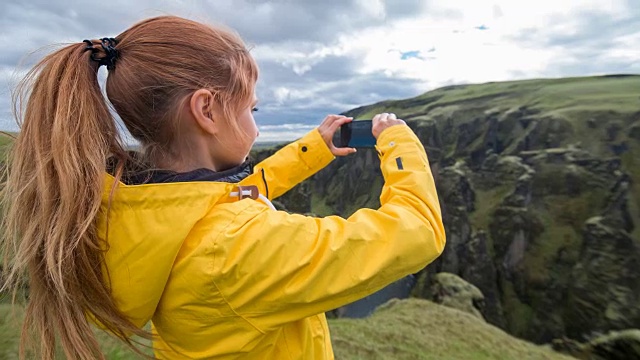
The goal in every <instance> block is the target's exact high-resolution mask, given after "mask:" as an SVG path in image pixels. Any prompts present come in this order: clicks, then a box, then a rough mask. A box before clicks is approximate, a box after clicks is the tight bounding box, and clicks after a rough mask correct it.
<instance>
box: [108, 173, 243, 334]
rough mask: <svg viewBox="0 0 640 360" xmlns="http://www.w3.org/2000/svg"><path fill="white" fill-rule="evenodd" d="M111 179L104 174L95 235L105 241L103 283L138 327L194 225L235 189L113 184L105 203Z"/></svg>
mask: <svg viewBox="0 0 640 360" xmlns="http://www.w3.org/2000/svg"><path fill="white" fill-rule="evenodd" d="M114 183H115V178H114V177H113V176H111V175H109V174H106V175H105V181H104V191H103V195H102V205H101V211H100V214H99V216H98V223H97V225H98V234H99V236H100V238H102V239H103V240H105V243H106V244H108V245H107V248H106V253H105V263H104V266H105V274H106V276H107V279H106V281H108V283H107V284H109V286H110V288H111V292H112V297H113V299H114V300H115V302H116V305H117V306H118V308H119V309H120V311H122V312H123V313H124V314H125V315H126V316H128V317H129V318H130V319H131V320H132V321H133V322H134V323H135V324H136V325H138V326H144V325H145V324H146V323H147V322H148V321H149V320H150V319H151V317H152V316H153V314H154V312H155V310H156V307H157V305H158V302H159V300H160V297H161V296H162V293H163V290H164V288H165V284H166V283H167V280H168V279H169V275H170V273H171V269H172V267H173V263H174V260H175V259H176V256H177V254H178V252H179V251H180V249H181V247H182V245H183V241H184V239H185V238H186V237H187V235H188V234H189V232H190V231H191V230H192V228H193V226H194V224H196V223H197V222H198V221H200V220H201V219H202V218H203V217H205V216H206V215H207V213H208V212H209V211H210V209H211V208H212V207H213V206H215V205H216V204H220V203H226V202H233V201H237V199H238V198H237V197H236V198H235V199H234V198H233V197H230V193H232V192H233V191H234V190H235V191H237V188H238V187H237V184H229V183H222V182H182V183H159V184H143V185H126V184H124V183H122V182H118V184H117V187H116V188H115V190H114V191H113V197H112V200H111V203H109V198H110V197H111V194H112V187H113V185H114ZM107 216H108V220H109V221H108V223H107ZM107 269H108V271H107Z"/></svg>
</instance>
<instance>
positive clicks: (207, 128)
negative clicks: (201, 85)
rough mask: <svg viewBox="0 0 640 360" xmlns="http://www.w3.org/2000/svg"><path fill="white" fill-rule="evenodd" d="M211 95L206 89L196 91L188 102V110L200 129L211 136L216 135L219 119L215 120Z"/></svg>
mask: <svg viewBox="0 0 640 360" xmlns="http://www.w3.org/2000/svg"><path fill="white" fill-rule="evenodd" d="M215 107H216V103H215V101H214V97H213V94H212V93H211V91H209V90H207V89H200V90H196V92H194V93H193V94H192V95H191V99H190V100H189V110H190V112H191V115H192V116H193V119H194V120H195V123H196V124H197V125H198V126H199V127H200V129H201V130H202V131H204V132H206V133H209V134H211V135H215V134H216V133H218V130H219V129H218V128H219V125H220V121H219V120H220V119H218V118H217V113H218V112H217V111H216V109H215Z"/></svg>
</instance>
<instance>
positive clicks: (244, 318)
mask: <svg viewBox="0 0 640 360" xmlns="http://www.w3.org/2000/svg"><path fill="white" fill-rule="evenodd" d="M249 207H251V204H248V205H247V206H246V207H245V208H244V209H242V210H241V211H238V213H236V215H235V216H234V217H233V219H231V220H229V222H228V223H227V225H225V226H224V227H223V228H222V229H221V231H220V234H219V235H218V236H217V237H216V239H215V240H214V241H213V245H214V246H215V245H217V243H218V238H219V237H220V236H222V234H223V233H224V231H225V230H226V229H227V228H228V227H229V225H231V224H232V223H233V222H235V220H236V219H237V218H238V216H240V214H242V213H243V212H245V211H246V210H247V209H248V208H249ZM215 260H216V256H215V252H214V254H213V265H214V269H215ZM211 282H212V283H213V286H215V288H216V290H217V291H218V293H219V294H220V296H221V297H222V300H224V302H225V304H227V306H229V309H231V311H233V313H234V314H236V316H238V317H239V318H241V319H242V320H244V321H246V322H247V324H249V325H251V327H253V328H254V329H256V331H257V332H259V333H261V334H263V335H264V334H266V332H265V331H263V330H262V329H260V328H259V327H258V326H257V325H256V324H254V323H253V322H252V321H250V320H249V319H247V318H246V317H245V316H243V315H242V314H240V313H239V312H238V311H237V310H236V309H235V308H234V307H233V305H231V302H229V300H227V297H226V296H225V295H224V293H223V292H222V290H221V289H220V287H219V286H218V284H217V283H216V281H215V280H213V279H212V280H211Z"/></svg>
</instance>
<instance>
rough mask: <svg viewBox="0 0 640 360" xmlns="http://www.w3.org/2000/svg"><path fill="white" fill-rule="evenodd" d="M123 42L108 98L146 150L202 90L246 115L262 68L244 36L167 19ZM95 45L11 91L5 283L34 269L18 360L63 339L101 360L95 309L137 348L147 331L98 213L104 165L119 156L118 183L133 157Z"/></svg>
mask: <svg viewBox="0 0 640 360" xmlns="http://www.w3.org/2000/svg"><path fill="white" fill-rule="evenodd" d="M115 40H116V43H117V45H116V50H117V52H118V57H117V59H116V62H115V67H114V68H110V69H109V73H108V77H107V81H106V93H107V97H108V98H109V100H110V102H111V104H113V107H114V109H115V110H116V112H117V113H118V115H119V116H120V117H121V119H122V121H123V122H124V124H125V126H126V127H127V129H128V130H129V132H130V133H131V134H132V136H133V137H134V138H135V139H137V140H138V141H139V142H140V143H141V144H142V146H143V148H144V152H145V154H147V156H149V157H153V155H154V154H160V153H162V152H164V151H167V149H169V148H170V146H169V145H170V144H171V143H172V142H173V141H174V134H175V131H173V130H174V129H175V126H176V122H177V118H176V114H177V113H176V109H177V108H178V107H179V106H180V104H183V103H184V101H188V98H189V96H190V94H192V93H193V92H194V91H195V90H198V89H201V88H206V89H209V90H211V91H212V93H213V94H214V98H215V100H216V101H217V102H218V103H219V105H220V106H221V107H222V110H223V113H224V114H225V116H226V119H227V120H228V121H229V123H230V124H231V126H232V127H234V128H235V129H237V124H236V122H237V121H236V120H237V114H238V113H239V111H240V109H242V108H244V107H246V106H248V105H249V104H250V103H251V101H252V100H253V99H252V97H253V89H254V86H255V82H256V81H257V76H258V69H257V65H256V64H255V62H254V60H253V59H252V57H251V56H250V54H249V53H248V51H247V49H246V47H245V45H244V44H243V42H242V40H241V39H240V38H239V37H238V36H237V35H236V34H234V33H233V32H231V31H228V30H223V29H220V28H213V27H209V26H206V25H203V24H201V23H198V22H194V21H190V20H186V19H182V18H178V17H173V16H162V17H156V18H152V19H148V20H145V21H142V22H140V23H138V24H135V25H134V26H133V27H131V28H130V29H128V30H126V31H124V32H123V33H122V34H120V35H118V36H117V37H116V38H115ZM92 42H93V43H94V44H96V45H95V46H94V48H96V49H99V50H98V51H97V53H96V54H95V55H94V56H95V57H97V58H103V57H105V56H106V52H105V51H103V50H101V48H100V46H99V45H98V44H99V43H100V42H99V40H93V41H92ZM86 47H87V44H85V43H77V44H72V45H68V46H66V47H64V48H62V49H60V50H58V51H56V52H54V53H52V54H50V55H48V56H46V57H45V58H44V59H42V60H41V61H40V62H39V63H38V64H37V65H36V66H35V67H34V68H33V69H32V70H31V71H30V72H29V73H28V75H27V76H26V77H25V79H24V80H23V81H22V82H21V83H20V85H19V86H18V89H17V91H16V96H15V98H14V101H15V109H16V118H17V119H18V123H19V125H20V127H21V131H20V133H19V135H18V136H17V139H16V140H15V142H14V144H13V145H12V149H11V151H10V154H9V161H8V164H7V166H6V168H5V170H4V171H5V172H6V174H4V175H5V176H6V184H5V186H4V189H3V196H2V201H3V205H4V219H3V224H2V225H3V228H2V230H3V237H2V242H3V250H4V267H5V269H4V272H5V274H4V276H5V281H6V282H5V284H4V285H3V289H4V290H13V291H14V294H15V293H16V291H17V290H18V289H19V288H20V287H21V281H22V279H24V275H26V279H27V283H28V304H27V308H26V312H25V321H24V325H23V329H22V336H21V345H20V357H21V358H25V357H26V356H27V352H28V351H31V350H30V349H33V350H35V351H36V352H37V353H38V357H39V358H42V359H45V360H48V359H53V358H54V357H55V347H56V341H57V340H59V341H60V343H61V345H62V349H63V350H64V353H65V355H66V356H67V358H70V359H104V356H103V355H102V354H101V352H100V347H99V344H98V342H97V341H96V338H95V336H94V334H93V332H92V326H91V321H90V320H89V318H93V319H94V320H95V321H96V322H98V323H99V324H101V326H103V327H104V328H105V329H106V330H108V331H109V332H111V333H112V334H114V335H115V336H117V337H118V338H120V339H122V340H123V341H124V342H125V343H127V344H128V345H129V346H131V347H132V348H134V349H135V344H134V343H133V341H132V340H131V339H130V335H132V334H135V335H139V336H143V337H147V338H148V337H149V336H150V335H149V334H148V333H147V332H145V331H143V330H141V329H139V328H137V326H135V325H134V324H133V323H132V322H131V321H130V320H129V319H127V318H126V317H125V316H124V315H123V314H122V313H121V312H120V311H119V310H118V308H117V306H116V304H115V303H114V301H113V300H112V298H111V296H110V290H109V288H110V285H109V281H108V274H106V273H104V270H106V269H104V266H103V261H104V258H103V256H104V252H105V251H106V250H107V249H108V243H107V239H101V238H100V237H99V236H98V233H97V226H96V217H97V215H98V214H99V212H100V211H101V201H102V193H103V187H104V186H105V185H104V176H105V172H106V164H107V160H108V159H109V158H111V159H115V163H116V170H115V176H116V179H117V180H119V179H120V176H121V175H122V172H123V169H124V168H125V165H126V163H127V162H128V161H132V159H131V158H130V157H129V155H128V154H127V151H126V147H125V144H124V143H123V141H122V139H121V137H120V135H119V132H118V129H117V125H116V121H115V120H114V118H113V116H112V115H111V113H110V111H109V105H108V104H107V102H106V101H105V99H104V97H103V95H102V93H101V91H100V87H99V84H98V80H97V71H98V67H99V65H98V62H96V61H93V60H91V51H85V50H86ZM116 184H117V182H116ZM114 190H115V186H114V189H112V191H111V194H113V191H114ZM29 340H32V341H29Z"/></svg>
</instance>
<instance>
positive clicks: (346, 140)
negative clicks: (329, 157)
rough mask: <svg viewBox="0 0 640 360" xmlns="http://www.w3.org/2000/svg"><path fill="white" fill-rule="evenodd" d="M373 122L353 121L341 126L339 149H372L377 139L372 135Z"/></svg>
mask: <svg viewBox="0 0 640 360" xmlns="http://www.w3.org/2000/svg"><path fill="white" fill-rule="evenodd" d="M371 125H372V122H371V120H353V121H351V122H349V123H346V124H344V125H342V126H340V141H338V147H353V148H372V147H375V145H376V138H374V137H373V133H371Z"/></svg>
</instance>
